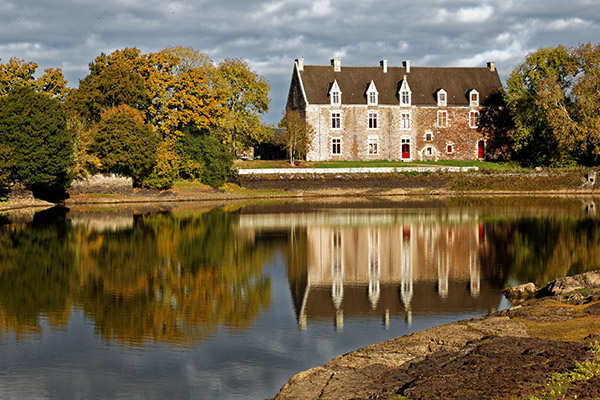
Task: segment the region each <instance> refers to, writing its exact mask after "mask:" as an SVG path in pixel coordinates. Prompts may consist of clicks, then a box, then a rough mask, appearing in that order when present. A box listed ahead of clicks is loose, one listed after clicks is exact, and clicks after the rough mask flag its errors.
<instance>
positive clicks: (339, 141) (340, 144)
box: [329, 136, 344, 156]
mask: <svg viewBox="0 0 600 400" xmlns="http://www.w3.org/2000/svg"><path fill="white" fill-rule="evenodd" d="M336 141H337V143H335V142H336ZM343 144H344V141H343V139H342V137H341V136H336V137H332V138H331V140H330V142H329V153H330V154H331V155H332V156H340V155H342V154H343V151H344V148H343ZM336 145H337V147H338V148H339V152H336V151H334V149H335V148H336V147H334V146H336Z"/></svg>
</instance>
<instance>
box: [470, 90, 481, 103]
mask: <svg viewBox="0 0 600 400" xmlns="http://www.w3.org/2000/svg"><path fill="white" fill-rule="evenodd" d="M469 105H470V106H471V107H479V92H478V91H477V90H475V89H473V90H471V91H470V92H469Z"/></svg>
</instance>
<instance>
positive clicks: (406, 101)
mask: <svg viewBox="0 0 600 400" xmlns="http://www.w3.org/2000/svg"><path fill="white" fill-rule="evenodd" d="M410 95H411V91H410V88H409V87H408V82H407V81H406V76H405V77H404V80H403V81H402V85H401V86H400V93H399V96H398V97H400V105H401V106H410V104H411V103H410V102H411V98H410Z"/></svg>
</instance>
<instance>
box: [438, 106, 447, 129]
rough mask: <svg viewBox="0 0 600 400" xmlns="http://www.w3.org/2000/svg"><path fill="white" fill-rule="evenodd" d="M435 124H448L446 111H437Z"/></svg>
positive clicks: (441, 125)
mask: <svg viewBox="0 0 600 400" xmlns="http://www.w3.org/2000/svg"><path fill="white" fill-rule="evenodd" d="M437 126H438V128H445V127H447V126H448V111H445V110H442V111H438V112H437Z"/></svg>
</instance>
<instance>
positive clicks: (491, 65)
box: [487, 62, 496, 72]
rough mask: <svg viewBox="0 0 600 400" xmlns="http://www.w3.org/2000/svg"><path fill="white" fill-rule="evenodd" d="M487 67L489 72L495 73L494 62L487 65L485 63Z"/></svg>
mask: <svg viewBox="0 0 600 400" xmlns="http://www.w3.org/2000/svg"><path fill="white" fill-rule="evenodd" d="M487 66H488V68H489V69H490V72H494V71H496V63H495V62H489V63H487Z"/></svg>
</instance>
